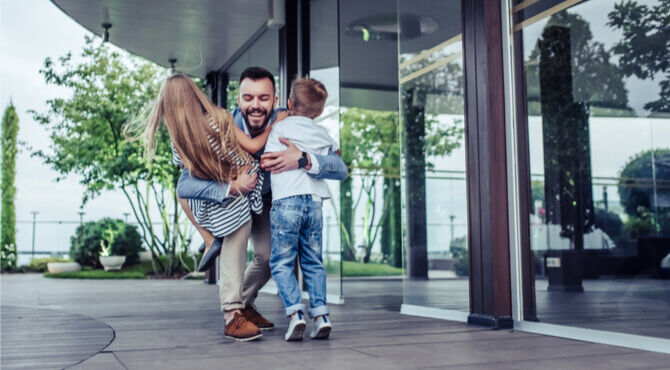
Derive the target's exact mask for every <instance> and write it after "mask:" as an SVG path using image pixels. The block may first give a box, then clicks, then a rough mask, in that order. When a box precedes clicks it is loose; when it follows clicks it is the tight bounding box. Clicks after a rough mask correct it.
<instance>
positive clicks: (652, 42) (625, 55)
mask: <svg viewBox="0 0 670 370" xmlns="http://www.w3.org/2000/svg"><path fill="white" fill-rule="evenodd" d="M608 17H609V22H607V25H608V26H610V27H612V28H615V29H620V30H621V31H622V32H623V37H622V38H621V41H619V42H618V43H616V44H615V45H614V47H613V48H612V51H613V52H614V53H615V54H618V55H619V56H620V58H619V64H620V66H621V69H622V70H623V73H624V74H625V75H626V76H632V75H635V76H636V77H637V78H640V79H647V78H650V79H654V78H655V77H656V76H657V75H658V74H664V75H665V80H663V81H661V82H660V84H659V85H660V86H661V93H660V96H659V98H658V99H657V100H654V101H651V102H648V103H646V104H645V105H644V109H647V110H650V111H651V112H652V115H654V114H659V113H664V114H670V0H659V1H658V5H655V6H652V7H648V6H646V5H639V4H638V3H637V2H636V1H630V0H628V1H622V2H620V3H618V4H615V5H614V10H613V11H612V12H610V13H609V14H608Z"/></svg>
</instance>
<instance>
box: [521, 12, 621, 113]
mask: <svg viewBox="0 0 670 370" xmlns="http://www.w3.org/2000/svg"><path fill="white" fill-rule="evenodd" d="M554 26H561V27H565V28H568V29H569V30H570V53H571V56H570V64H571V65H572V71H571V77H572V86H571V91H572V94H573V95H574V100H575V101H581V102H584V103H587V104H589V106H590V109H591V113H592V114H594V115H607V116H632V115H633V112H632V110H631V108H630V107H629V106H628V91H627V90H626V87H625V85H624V81H623V78H624V73H623V71H622V70H621V69H620V68H619V67H618V66H617V65H616V64H615V63H612V62H611V61H610V52H609V51H608V50H605V45H604V44H603V43H601V42H598V41H594V40H593V33H592V32H591V29H590V26H589V23H588V22H586V21H585V20H584V19H583V18H582V17H581V16H580V15H579V14H572V13H569V12H560V13H556V14H554V15H552V16H551V17H550V18H549V21H548V22H547V24H546V26H545V30H547V29H549V28H551V27H554ZM541 42H542V40H538V44H537V45H536V46H535V48H534V49H533V51H532V52H531V53H530V56H529V58H528V59H529V61H528V62H527V63H526V79H527V86H528V91H527V94H528V100H529V101H530V102H537V101H539V99H540V70H539V59H540V53H541V49H540V44H541ZM528 109H529V111H530V114H535V115H538V114H540V111H539V105H537V104H529V107H528Z"/></svg>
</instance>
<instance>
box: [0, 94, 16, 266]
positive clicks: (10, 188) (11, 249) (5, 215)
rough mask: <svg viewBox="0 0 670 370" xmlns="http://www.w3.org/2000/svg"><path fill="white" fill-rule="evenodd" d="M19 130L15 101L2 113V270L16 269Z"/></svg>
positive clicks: (0, 254) (0, 237)
mask: <svg viewBox="0 0 670 370" xmlns="http://www.w3.org/2000/svg"><path fill="white" fill-rule="evenodd" d="M18 132H19V116H18V115H17V114H16V108H15V107H14V104H13V103H11V102H10V103H9V106H8V107H7V108H6V109H5V113H4V114H3V115H2V185H0V187H1V189H2V213H1V216H0V218H2V220H0V224H1V230H0V261H1V270H2V271H9V270H14V269H16V259H17V254H16V211H15V209H14V201H15V199H16V187H15V186H14V178H15V177H16V153H17V152H18V148H17V145H16V143H17V141H16V138H17V135H18Z"/></svg>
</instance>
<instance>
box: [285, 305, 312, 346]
mask: <svg viewBox="0 0 670 370" xmlns="http://www.w3.org/2000/svg"><path fill="white" fill-rule="evenodd" d="M306 327H307V323H306V322H305V319H303V318H302V314H301V313H300V312H298V313H296V315H295V316H293V318H292V319H291V323H290V324H289V325H288V330H287V331H286V334H284V339H286V341H287V342H293V341H299V340H302V335H303V333H304V332H305V328H306Z"/></svg>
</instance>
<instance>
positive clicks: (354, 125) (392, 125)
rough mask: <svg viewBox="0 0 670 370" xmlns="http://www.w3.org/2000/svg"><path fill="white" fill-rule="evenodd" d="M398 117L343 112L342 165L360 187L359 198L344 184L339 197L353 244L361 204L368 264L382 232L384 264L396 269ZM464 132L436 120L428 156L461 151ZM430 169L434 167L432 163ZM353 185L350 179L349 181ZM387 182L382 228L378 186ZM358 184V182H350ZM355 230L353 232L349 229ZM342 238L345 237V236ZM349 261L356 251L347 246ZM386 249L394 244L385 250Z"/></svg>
mask: <svg viewBox="0 0 670 370" xmlns="http://www.w3.org/2000/svg"><path fill="white" fill-rule="evenodd" d="M399 129H400V127H399V122H398V112H396V111H375V110H369V109H361V108H345V109H342V110H341V111H340V141H341V143H342V144H341V146H342V159H343V160H344V162H345V164H347V166H349V168H351V169H352V170H351V175H352V176H358V177H359V178H360V180H361V187H360V188H359V190H358V192H357V194H354V192H353V191H352V189H351V184H347V182H346V181H345V182H343V184H342V186H341V188H340V189H341V191H342V194H341V195H340V205H341V210H340V212H341V217H342V223H343V229H346V230H347V232H348V233H347V235H345V236H347V237H349V240H350V243H351V244H353V242H354V240H355V239H354V237H353V223H354V219H353V218H354V215H355V214H356V210H357V209H358V207H359V205H360V204H361V202H364V203H363V207H364V217H363V236H362V239H363V240H362V245H363V248H364V250H363V253H364V256H363V262H366V263H367V262H369V261H370V252H371V250H372V246H373V245H374V243H375V241H376V240H377V238H378V237H379V232H380V231H382V232H383V233H384V234H386V235H385V236H383V237H382V239H383V240H384V243H385V245H383V246H382V251H383V253H384V255H385V258H386V259H388V260H391V261H392V264H393V265H394V266H400V265H401V264H402V261H401V258H402V257H401V253H400V248H401V240H400V211H399V209H400V201H399V199H400V183H399V181H400V180H399V179H400V132H399ZM463 132H464V128H463V126H462V121H454V122H452V123H451V124H442V123H440V121H438V120H437V119H436V118H434V117H430V116H429V117H428V118H427V119H426V133H425V134H426V139H425V143H426V144H425V149H426V155H427V156H439V155H448V154H449V153H451V152H452V151H453V150H454V149H456V148H458V147H459V146H460V141H461V138H462V136H463ZM427 167H429V168H430V167H432V165H431V164H430V163H428V164H427ZM350 179H351V177H350ZM379 179H384V180H383V184H382V185H383V186H382V191H383V204H382V210H381V215H380V217H379V222H378V223H377V224H375V221H377V219H376V215H377V213H378V212H379V209H378V205H377V204H376V201H375V200H376V199H377V191H378V188H379V187H378V181H379ZM347 181H350V182H351V181H353V180H347ZM391 217H393V218H391ZM349 225H352V226H349ZM343 234H345V233H344V231H343ZM342 240H343V245H344V247H345V248H343V249H344V254H343V256H344V259H345V260H353V257H352V256H354V255H355V252H352V249H353V246H351V244H346V243H345V242H344V240H345V237H343V238H342ZM386 243H389V244H388V245H386Z"/></svg>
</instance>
